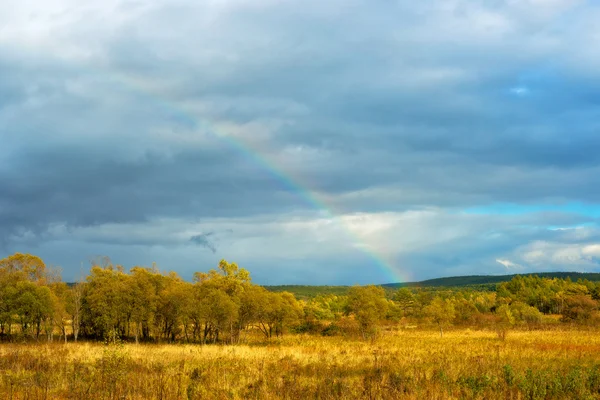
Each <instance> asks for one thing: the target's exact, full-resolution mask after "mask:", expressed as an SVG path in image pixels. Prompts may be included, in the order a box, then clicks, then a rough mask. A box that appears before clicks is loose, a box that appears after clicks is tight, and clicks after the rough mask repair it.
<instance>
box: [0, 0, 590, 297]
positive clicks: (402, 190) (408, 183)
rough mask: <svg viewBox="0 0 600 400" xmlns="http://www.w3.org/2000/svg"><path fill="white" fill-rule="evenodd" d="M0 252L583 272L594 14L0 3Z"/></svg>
mask: <svg viewBox="0 0 600 400" xmlns="http://www.w3.org/2000/svg"><path fill="white" fill-rule="evenodd" d="M0 9H2V13H0V257H4V256H7V255H9V254H12V253H14V252H28V253H33V254H36V255H39V256H40V257H42V258H43V259H44V261H45V262H46V263H47V264H48V265H52V266H56V267H60V268H61V269H62V274H63V279H65V280H67V281H69V280H75V279H78V277H79V276H81V274H82V273H86V272H87V270H88V269H89V267H90V262H91V261H92V260H94V259H97V256H109V257H110V258H111V260H112V262H113V263H115V264H122V265H123V266H124V267H126V268H129V267H132V266H134V265H144V266H150V265H152V263H156V265H157V266H158V267H159V268H160V269H161V270H164V271H171V270H173V271H176V272H178V273H179V274H180V275H181V276H182V277H183V278H185V279H190V278H191V276H192V274H193V272H194V271H207V270H208V269H211V268H215V267H216V266H217V264H218V262H219V260H220V259H223V258H224V259H227V260H228V261H231V262H236V263H238V264H239V265H240V266H241V267H244V268H246V269H248V270H249V271H250V273H251V275H252V277H253V280H254V281H255V282H257V283H260V284H271V285H273V284H332V285H333V284H367V283H376V284H377V283H386V282H398V281H416V280H422V279H427V278H434V277H442V276H456V275H469V274H508V273H528V272H541V271H583V272H598V271H600V265H599V264H600V227H599V225H598V218H600V151H599V150H600V51H598V49H597V46H596V44H597V43H599V42H600V25H599V24H598V21H600V2H596V1H587V2H586V1H571V0H505V1H503V0H486V1H474V0H423V1H416V2H415V1H409V0H398V1H393V0H370V1H367V0H364V1H363V0H330V1H315V0H304V1H294V0H290V1H275V0H221V1H219V0H207V1H195V0H150V1H143V0H139V1H138V0H86V1H83V2H82V1H80V0H44V1H41V0H20V1H18V2H17V1H12V0H0Z"/></svg>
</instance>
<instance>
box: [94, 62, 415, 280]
mask: <svg viewBox="0 0 600 400" xmlns="http://www.w3.org/2000/svg"><path fill="white" fill-rule="evenodd" d="M101 75H102V76H103V77H104V78H108V80H109V81H111V82H113V83H114V84H116V85H117V86H118V87H120V88H121V89H125V90H126V91H128V92H130V93H131V94H133V95H136V96H138V95H139V96H142V97H143V98H144V99H146V100H149V101H151V102H152V103H154V104H155V105H156V106H158V107H159V108H162V109H163V110H166V111H168V112H169V113H172V114H174V115H175V116H178V117H180V118H181V119H182V120H185V121H186V122H188V123H190V124H191V125H193V126H194V127H195V128H197V129H198V128H199V129H202V130H203V131H204V132H206V133H207V134H209V135H211V136H213V137H215V138H217V139H218V140H219V141H220V142H222V143H224V144H225V145H227V147H229V148H230V149H232V150H233V151H234V152H235V153H237V154H239V155H240V156H242V157H244V158H245V159H247V160H249V161H251V162H252V163H253V164H255V165H257V166H258V167H259V168H261V169H262V170H264V171H265V172H267V173H268V174H269V175H270V176H271V177H272V178H273V179H275V180H276V181H278V182H279V183H280V184H281V185H283V187H284V188H285V189H287V190H290V191H291V192H293V193H294V194H296V195H297V196H299V197H300V198H302V199H303V201H305V202H306V203H307V204H308V205H310V206H311V207H312V208H314V209H316V210H317V211H319V213H320V214H321V216H322V217H323V218H325V219H328V220H331V221H334V222H335V223H337V224H338V226H340V227H342V228H343V230H344V232H345V234H346V235H347V237H348V239H350V241H351V242H352V243H353V244H354V246H355V248H357V249H358V250H359V251H361V252H362V253H363V254H364V255H365V256H366V257H367V258H368V259H370V260H371V261H372V262H373V263H374V264H375V265H376V266H377V267H378V268H379V270H380V272H383V273H384V275H385V276H386V279H387V280H389V282H407V281H410V280H411V279H410V276H409V275H408V274H406V273H405V272H402V273H401V271H400V270H399V269H398V268H396V267H395V266H394V265H393V264H392V262H390V261H389V260H387V257H386V256H383V255H381V254H379V253H378V252H377V251H376V250H374V249H373V248H372V246H370V245H369V244H368V243H365V242H364V241H363V240H362V239H361V238H360V237H359V236H358V235H357V234H356V233H354V232H353V230H352V229H351V228H350V227H349V226H348V224H347V223H346V222H345V221H344V220H343V219H342V218H340V217H339V216H338V215H342V214H343V213H341V212H340V213H335V212H334V207H333V205H330V204H327V203H326V202H325V201H324V200H321V199H319V197H318V196H317V194H316V193H314V192H313V191H312V190H310V189H309V188H308V187H307V185H302V184H301V183H300V180H299V179H297V178H294V177H293V176H291V175H290V174H289V173H286V172H285V171H284V170H283V169H282V168H280V167H278V166H277V165H276V164H275V162H273V161H270V160H269V159H268V158H267V157H266V155H264V154H263V152H261V151H260V150H259V149H257V148H255V147H252V146H251V145H250V144H249V143H245V142H243V141H242V140H241V139H237V138H235V137H234V136H232V135H226V134H222V133H220V132H219V129H217V128H216V127H215V126H214V124H211V123H210V122H209V121H208V120H206V119H200V118H198V117H196V116H195V115H194V113H192V112H191V111H188V110H186V109H185V108H184V107H183V106H181V105H179V104H177V103H176V102H173V101H169V100H168V99H165V98H164V97H162V96H160V95H158V94H156V93H155V91H154V90H153V89H152V88H148V87H146V86H145V85H143V84H141V83H140V82H137V81H135V80H133V79H131V78H128V77H125V76H119V75H117V74H115V73H114V72H111V73H109V74H106V73H101Z"/></svg>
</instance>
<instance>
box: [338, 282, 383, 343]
mask: <svg viewBox="0 0 600 400" xmlns="http://www.w3.org/2000/svg"><path fill="white" fill-rule="evenodd" d="M348 311H350V312H351V313H352V314H354V316H355V318H356V320H357V321H358V324H359V327H360V332H361V334H362V336H363V338H367V337H369V336H374V335H375V334H376V333H377V323H378V322H379V321H381V320H382V319H383V318H384V317H385V315H386V313H387V311H388V302H387V300H386V298H385V291H384V290H383V288H381V287H379V286H354V287H352V288H351V289H350V291H349V292H348Z"/></svg>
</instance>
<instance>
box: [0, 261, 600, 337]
mask: <svg viewBox="0 0 600 400" xmlns="http://www.w3.org/2000/svg"><path fill="white" fill-rule="evenodd" d="M334 288H335V287H334ZM599 299H600V283H597V282H592V281H588V280H581V279H580V280H577V281H575V282H573V281H571V280H570V279H569V278H567V279H558V278H552V279H549V278H540V277H538V276H515V277H514V278H513V279H512V280H510V281H509V282H503V283H499V284H497V285H496V287H495V290H477V289H476V288H475V289H474V288H472V287H464V288H453V289H448V288H435V287H433V288H432V287H423V288H418V287H410V288H409V287H402V288H400V289H397V290H395V289H389V288H388V289H387V290H386V289H384V288H382V287H377V286H354V287H351V288H349V289H348V290H347V291H346V293H345V294H340V293H339V292H338V293H336V292H335V291H334V292H332V293H324V294H319V295H317V296H315V297H312V298H304V299H300V300H299V299H297V298H296V297H295V296H294V295H293V294H292V293H290V292H286V291H283V292H274V291H269V290H267V289H265V288H264V287H261V286H259V285H256V284H253V283H252V281H251V277H250V274H249V272H248V271H247V270H245V269H243V268H240V267H238V265H237V264H235V263H229V262H227V261H225V260H222V261H221V262H220V263H219V265H218V269H212V270H210V271H208V272H196V273H195V274H194V279H193V282H186V281H184V280H182V279H181V278H180V277H179V276H178V275H177V274H176V273H174V272H169V273H164V272H161V271H159V270H158V268H156V267H155V266H154V267H152V268H148V267H133V268H131V269H130V270H129V271H125V270H124V268H123V267H122V266H120V265H113V264H112V263H111V261H110V259H108V258H107V257H99V258H98V259H97V260H95V261H94V262H92V266H91V269H90V271H89V274H88V275H87V277H85V278H84V279H82V280H81V281H80V282H76V283H72V284H67V283H65V282H62V280H61V277H60V274H59V273H58V272H57V271H56V270H54V269H52V268H47V267H46V265H45V263H44V261H43V260H42V259H41V258H39V257H37V256H35V255H31V254H21V253H16V254H13V255H11V256H9V257H7V258H4V259H2V260H0V337H1V338H2V340H15V339H17V338H19V339H28V340H36V341H39V340H42V339H45V340H47V341H53V340H63V341H68V340H73V341H77V340H79V339H81V338H85V339H87V340H97V341H107V340H110V341H113V342H116V341H117V340H122V341H133V342H136V343H138V342H140V341H142V342H185V343H202V344H206V343H225V344H236V343H242V342H244V341H246V338H247V336H248V334H249V333H250V334H252V333H254V332H260V334H262V335H263V336H264V338H266V339H269V338H272V337H279V336H281V335H283V334H285V333H310V334H318V335H341V336H352V335H355V336H358V337H362V338H363V339H367V338H373V337H375V336H377V335H378V334H379V333H380V332H381V331H382V330H385V329H386V327H389V326H394V325H398V324H400V325H403V326H426V327H430V328H431V327H434V328H435V329H437V330H439V333H440V335H443V333H444V330H447V329H451V328H452V327H473V328H488V329H493V330H495V331H496V332H498V334H499V335H501V336H502V335H505V334H506V332H507V330H510V329H512V328H515V329H517V328H525V329H534V328H542V327H544V326H555V325H557V324H571V325H573V324H576V325H582V326H595V325H597V324H598V322H599V321H600V313H599V312H598V300H599Z"/></svg>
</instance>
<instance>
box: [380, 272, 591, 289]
mask: <svg viewBox="0 0 600 400" xmlns="http://www.w3.org/2000/svg"><path fill="white" fill-rule="evenodd" d="M517 275H521V276H527V275H536V276H539V277H540V278H561V279H566V278H571V280H573V281H576V280H578V279H587V280H589V281H600V273H593V272H539V273H535V274H534V273H529V274H512V275H467V276H451V277H447V278H435V279H427V280H425V281H421V282H404V283H402V282H398V283H386V284H383V285H381V286H383V287H388V288H400V287H456V286H470V285H489V284H496V283H500V282H508V281H510V280H511V279H512V278H514V277H515V276H517Z"/></svg>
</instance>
